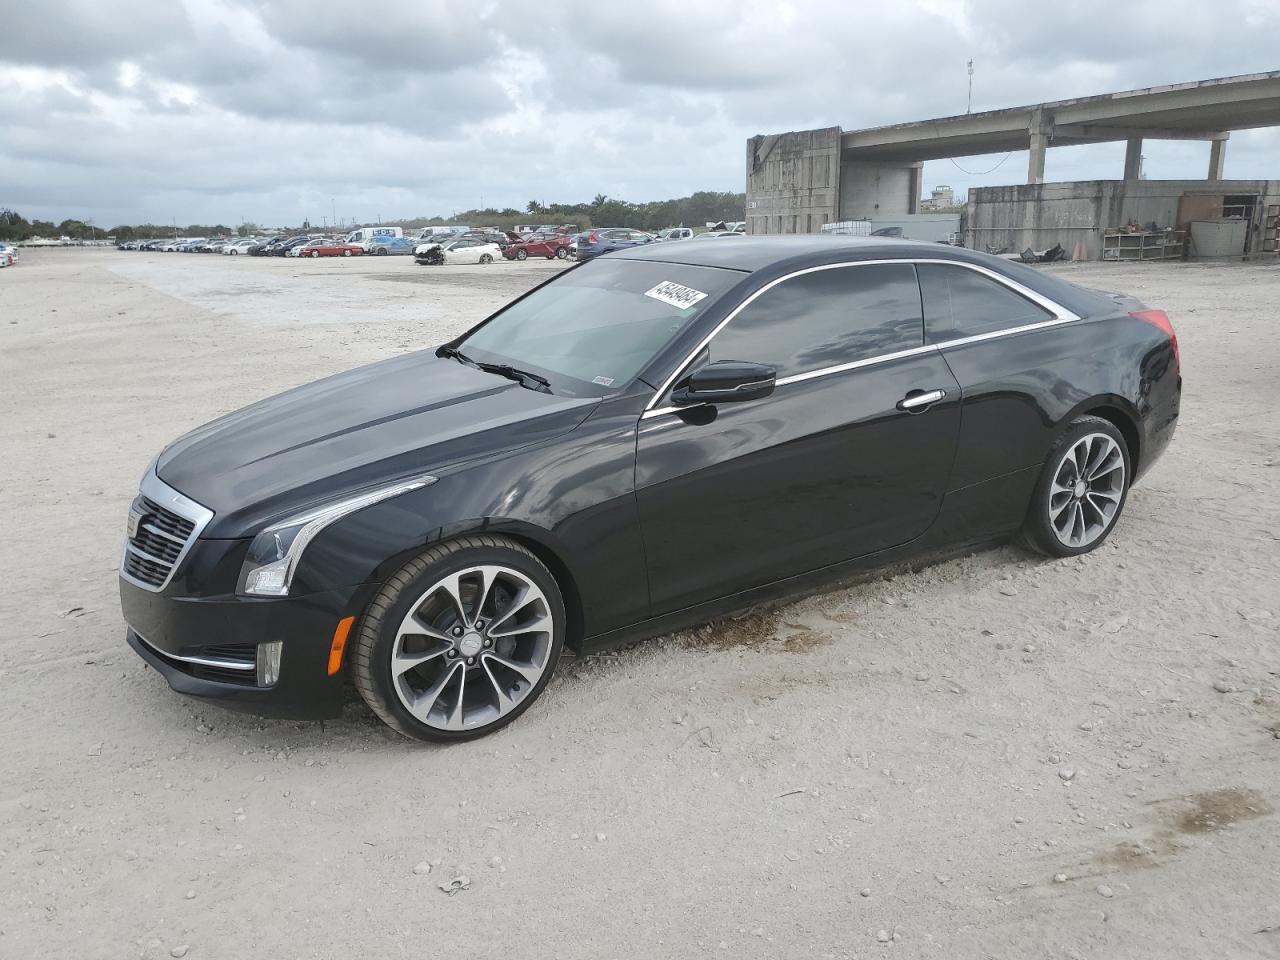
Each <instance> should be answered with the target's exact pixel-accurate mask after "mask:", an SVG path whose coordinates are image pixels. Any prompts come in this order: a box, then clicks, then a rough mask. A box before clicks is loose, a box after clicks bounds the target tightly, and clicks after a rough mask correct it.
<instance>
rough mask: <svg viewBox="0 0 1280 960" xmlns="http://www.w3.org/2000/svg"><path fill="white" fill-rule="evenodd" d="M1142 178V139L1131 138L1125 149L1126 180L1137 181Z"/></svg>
mask: <svg viewBox="0 0 1280 960" xmlns="http://www.w3.org/2000/svg"><path fill="white" fill-rule="evenodd" d="M1141 176H1142V138H1141V137H1130V138H1129V142H1128V144H1127V145H1126V146H1125V148H1124V178H1125V179H1126V180H1137V179H1139V178H1140V177H1141Z"/></svg>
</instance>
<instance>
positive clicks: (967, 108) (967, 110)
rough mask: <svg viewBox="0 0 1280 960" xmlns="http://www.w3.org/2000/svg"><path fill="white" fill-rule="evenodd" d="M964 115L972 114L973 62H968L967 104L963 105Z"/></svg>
mask: <svg viewBox="0 0 1280 960" xmlns="http://www.w3.org/2000/svg"><path fill="white" fill-rule="evenodd" d="M964 112H965V113H972V112H973V61H972V60H970V61H969V102H968V103H967V104H965V108H964Z"/></svg>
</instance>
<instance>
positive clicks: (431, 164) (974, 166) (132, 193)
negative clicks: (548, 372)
mask: <svg viewBox="0 0 1280 960" xmlns="http://www.w3.org/2000/svg"><path fill="white" fill-rule="evenodd" d="M1278 10H1280V8H1277V7H1276V5H1274V4H1273V3H1271V2H1269V0H1268V2H1262V0H1222V2H1217V3H1214V4H1212V5H1208V4H1202V3H1199V2H1194V0H1185V2H1182V3H1178V2H1174V0H1165V2H1163V3H1158V4H1157V3H1155V2H1152V0H1130V2H1129V3H1126V4H1116V3H1112V2H1102V0H1077V2H1074V3H1071V4H1065V5H1059V6H1057V7H1054V8H1053V9H1052V11H1051V12H1046V10H1045V9H1044V8H1037V7H1034V6H1028V5H1027V4H1026V3H1025V2H1024V0H972V2H963V0H916V2H914V3H909V2H904V3H900V4H883V5H879V6H871V5H868V4H863V3H856V4H854V3H848V2H845V0H811V2H800V0H791V2H787V0H777V2H764V0H700V2H698V3H690V2H688V0H679V2H677V0H648V2H645V3H630V4H617V3H613V4H603V3H599V2H598V0H564V2H560V3H553V4H523V5H520V4H505V3H504V4H499V3H496V2H493V0H445V2H427V0H402V2H395V3H381V4H377V5H359V4H342V5H336V4H334V5H329V4H325V5H320V4H315V3H312V2H303V0H217V2H213V0H183V2H181V3H179V2H176V0H157V2H143V0H138V2H131V3H130V4H128V5H127V7H122V6H121V5H112V4H104V3H98V2H94V0H80V2H76V0H61V2H53V0H41V2H39V3H35V2H26V3H21V4H14V5H11V6H10V7H8V8H6V13H5V20H4V23H3V30H0V129H2V130H3V131H4V135H3V137H0V171H3V175H0V206H12V207H15V208H18V209H20V210H22V211H23V212H24V213H26V214H27V215H28V216H40V217H45V218H49V217H52V218H54V219H62V218H63V217H66V216H85V215H90V216H95V217H97V218H98V219H99V221H100V222H103V221H106V220H109V219H110V220H117V221H125V220H154V221H158V222H167V221H168V220H169V219H170V218H171V217H173V218H176V219H177V220H178V221H179V222H184V221H185V222H191V221H213V220H222V221H224V222H226V221H233V220H236V219H238V218H239V217H240V216H245V217H248V218H249V219H252V220H256V221H259V222H265V223H276V222H282V223H295V222H298V221H300V220H301V219H303V218H304V217H310V218H311V219H313V220H318V219H319V216H320V215H321V214H322V213H327V211H328V208H329V206H330V198H332V201H333V204H334V205H335V206H336V207H337V208H338V211H339V215H340V216H343V217H354V218H356V219H361V220H365V219H372V218H374V217H376V216H377V215H378V214H382V215H384V216H412V215H419V214H426V213H435V212H443V213H448V212H449V211H450V210H452V209H461V208H466V207H471V206H474V205H476V204H478V203H480V201H481V197H483V198H484V201H485V202H486V203H493V204H497V205H513V206H517V207H523V205H524V204H525V202H526V201H528V200H530V199H538V200H556V199H585V198H589V197H590V196H591V195H593V194H595V193H596V192H604V193H607V194H610V195H612V196H620V197H626V198H629V199H636V200H641V199H652V198H660V197H668V196H675V195H679V194H683V193H687V192H690V191H692V190H695V189H703V188H706V189H741V185H742V182H743V179H744V172H743V155H744V146H743V144H744V141H745V140H746V138H747V137H748V136H751V135H752V134H755V133H768V132H776V131H780V130H786V129H802V128H805V127H811V126H825V125H831V124H839V125H842V126H844V127H846V128H850V129H851V128H856V127H863V126H873V125H878V124H884V123H894V122H899V121H904V120H913V119H923V118H927V117H931V116H944V115H948V114H953V113H960V112H963V110H964V107H965V92H966V84H965V81H966V77H965V72H964V70H965V61H966V60H968V59H969V58H971V57H972V58H973V59H974V60H975V61H976V62H977V75H976V77H975V83H974V108H975V109H987V108H993V107H1000V106H1011V105H1016V104H1020V103H1027V102H1036V101H1039V100H1045V99H1061V98H1066V97H1073V96H1084V95H1088V94H1093V93H1101V92H1106V91H1109V90H1117V89H1127V88H1132V87H1139V86H1146V85H1150V84H1157V83H1167V82H1177V81H1182V80H1193V79H1200V78H1204V77H1210V76H1221V75H1226V74H1232V73H1240V72H1247V71H1251V70H1262V69H1271V68H1274V67H1275V66H1276V64H1275V62H1274V56H1275V54H1274V43H1273V39H1274V37H1275V36H1277V34H1278V32H1280V12H1278ZM1242 24H1243V25H1244V27H1243V29H1242V28H1241V25H1242ZM1277 147H1280V135H1278V134H1277V132H1276V131H1274V130H1272V131H1257V132H1252V133H1242V134H1236V135H1235V136H1234V137H1233V138H1232V141H1231V144H1230V146H1229V148H1228V152H1227V173H1228V176H1241V177H1245V176H1249V177H1253V176H1267V175H1274V174H1275V170H1274V169H1273V168H1274V162H1275V160H1274V158H1275V156H1276V154H1277V152H1278V151H1277ZM1205 150H1206V148H1205V146H1204V145H1203V144H1194V143H1193V144H1184V143H1167V142H1159V143H1151V144H1149V145H1148V149H1147V152H1148V160H1147V170H1148V173H1149V175H1151V176H1167V177H1180V176H1189V177H1195V176H1199V175H1201V174H1202V173H1203V168H1204V164H1205V161H1206V157H1204V156H1203V154H1204V153H1205ZM1121 154H1122V148H1119V147H1116V146H1115V145H1100V146H1097V147H1086V148H1064V149H1058V150H1053V151H1050V154H1049V160H1048V169H1047V173H1048V175H1049V177H1050V178H1057V179H1077V178H1081V179H1083V178H1092V177H1114V176H1117V175H1118V172H1119V164H1120V160H1119V156H1120V155H1121ZM1002 159H1003V163H1001V161H1002ZM997 164H999V166H998V167H996V169H994V170H993V169H992V167H995V166H996V165H997ZM1025 164H1026V160H1025V155H1022V154H1014V155H1012V156H1009V157H1008V158H1002V157H1001V156H994V157H978V158H957V160H956V161H955V162H954V163H953V162H951V161H935V162H931V163H929V164H928V165H927V166H926V174H925V176H926V181H927V182H929V183H932V182H950V183H952V184H953V185H955V186H957V187H960V188H964V187H966V186H969V185H977V184H983V183H1009V182H1014V183H1016V182H1020V181H1021V179H1022V177H1023V175H1024V173H1025Z"/></svg>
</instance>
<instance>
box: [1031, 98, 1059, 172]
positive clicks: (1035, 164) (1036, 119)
mask: <svg viewBox="0 0 1280 960" xmlns="http://www.w3.org/2000/svg"><path fill="white" fill-rule="evenodd" d="M1027 134H1028V135H1029V137H1030V140H1031V155H1030V156H1029V157H1028V158H1027V183H1044V155H1045V152H1046V151H1047V150H1048V149H1049V138H1050V136H1052V134H1053V115H1052V114H1046V113H1045V112H1044V111H1043V110H1036V111H1035V112H1034V113H1033V114H1032V115H1031V123H1030V124H1028V126H1027Z"/></svg>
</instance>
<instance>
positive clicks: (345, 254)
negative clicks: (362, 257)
mask: <svg viewBox="0 0 1280 960" xmlns="http://www.w3.org/2000/svg"><path fill="white" fill-rule="evenodd" d="M342 255H343V256H344V257H349V256H351V251H350V250H343V251H342Z"/></svg>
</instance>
